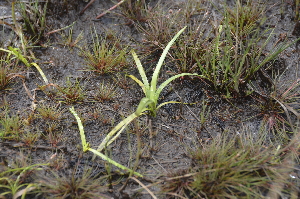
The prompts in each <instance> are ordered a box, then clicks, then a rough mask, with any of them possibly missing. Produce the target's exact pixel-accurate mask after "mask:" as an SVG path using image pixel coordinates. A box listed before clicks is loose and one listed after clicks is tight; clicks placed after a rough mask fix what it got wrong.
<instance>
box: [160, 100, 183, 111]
mask: <svg viewBox="0 0 300 199" xmlns="http://www.w3.org/2000/svg"><path fill="white" fill-rule="evenodd" d="M181 103H182V102H177V101H168V102H164V103H161V104H160V105H159V106H157V108H156V110H158V109H160V107H162V106H164V105H166V104H181Z"/></svg>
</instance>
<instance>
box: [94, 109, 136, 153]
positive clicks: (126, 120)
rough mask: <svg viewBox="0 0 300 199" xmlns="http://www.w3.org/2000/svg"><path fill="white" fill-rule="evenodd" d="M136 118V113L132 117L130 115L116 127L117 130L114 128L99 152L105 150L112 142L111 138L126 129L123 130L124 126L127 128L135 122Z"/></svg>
mask: <svg viewBox="0 0 300 199" xmlns="http://www.w3.org/2000/svg"><path fill="white" fill-rule="evenodd" d="M136 117H138V115H137V114H136V113H132V114H131V115H129V116H128V117H127V118H125V119H124V120H122V121H121V122H120V123H119V124H118V125H117V126H115V128H113V129H112V130H111V131H110V132H109V133H108V134H107V135H106V137H105V138H104V140H103V141H102V142H101V144H100V145H99V147H98V149H97V151H99V152H100V151H102V150H103V149H104V147H106V146H107V143H109V141H110V140H111V138H112V137H113V136H114V135H115V134H116V133H117V132H118V131H119V130H120V129H124V128H122V127H123V126H125V127H126V126H127V125H128V124H129V123H130V122H131V121H132V120H134V119H135V118H136Z"/></svg>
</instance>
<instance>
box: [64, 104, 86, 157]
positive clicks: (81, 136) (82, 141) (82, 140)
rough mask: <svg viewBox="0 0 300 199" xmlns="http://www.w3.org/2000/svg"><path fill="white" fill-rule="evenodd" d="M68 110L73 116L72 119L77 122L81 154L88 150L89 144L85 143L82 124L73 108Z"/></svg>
mask: <svg viewBox="0 0 300 199" xmlns="http://www.w3.org/2000/svg"><path fill="white" fill-rule="evenodd" d="M69 110H70V111H71V113H72V114H73V115H74V117H75V118H76V120H77V124H78V129H79V133H80V138H81V143H82V148H83V152H86V151H87V150H89V143H87V142H86V139H85V135H84V129H83V125H82V122H81V120H80V118H79V117H78V115H77V113H76V111H75V109H74V107H71V108H70V109H69Z"/></svg>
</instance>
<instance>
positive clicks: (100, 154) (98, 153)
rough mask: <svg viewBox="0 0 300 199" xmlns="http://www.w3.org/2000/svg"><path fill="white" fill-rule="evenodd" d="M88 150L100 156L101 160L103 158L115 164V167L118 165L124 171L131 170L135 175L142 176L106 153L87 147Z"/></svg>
mask: <svg viewBox="0 0 300 199" xmlns="http://www.w3.org/2000/svg"><path fill="white" fill-rule="evenodd" d="M89 151H91V152H93V153H94V154H95V155H98V156H100V157H101V158H102V159H103V160H105V161H107V162H109V163H111V164H113V165H115V166H116V167H119V168H120V169H123V170H125V171H129V172H133V174H135V175H137V176H139V177H141V178H142V177H143V175H142V174H140V173H138V172H134V171H133V170H131V169H129V168H127V167H125V166H123V165H121V164H119V163H117V162H115V161H114V160H112V159H110V158H108V157H107V156H106V155H104V154H102V153H100V152H99V151H96V150H95V149H92V148H89Z"/></svg>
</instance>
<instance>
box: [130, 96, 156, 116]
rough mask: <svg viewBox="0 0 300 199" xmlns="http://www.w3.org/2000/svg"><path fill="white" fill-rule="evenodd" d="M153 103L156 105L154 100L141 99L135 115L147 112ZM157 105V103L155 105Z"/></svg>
mask: <svg viewBox="0 0 300 199" xmlns="http://www.w3.org/2000/svg"><path fill="white" fill-rule="evenodd" d="M151 103H154V101H153V100H151V99H149V98H147V97H144V98H143V99H141V101H140V103H139V105H138V107H137V109H136V111H135V113H136V114H137V115H141V114H142V113H143V112H144V111H145V110H147V106H148V105H149V104H151ZM154 104H155V103H154Z"/></svg>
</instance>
